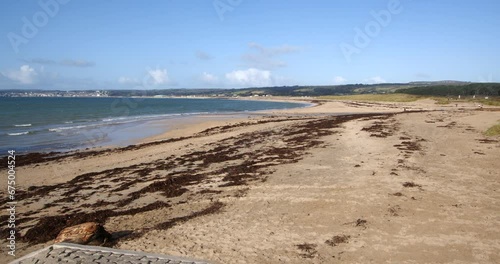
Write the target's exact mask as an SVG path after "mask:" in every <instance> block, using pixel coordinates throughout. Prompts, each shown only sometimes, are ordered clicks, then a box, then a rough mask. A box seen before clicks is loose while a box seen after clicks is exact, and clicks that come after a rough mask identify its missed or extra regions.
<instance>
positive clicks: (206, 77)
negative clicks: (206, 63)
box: [201, 72, 219, 84]
mask: <svg viewBox="0 0 500 264" xmlns="http://www.w3.org/2000/svg"><path fill="white" fill-rule="evenodd" d="M201 80H202V81H203V82H204V83H206V84H213V83H216V82H217V81H218V80H219V78H218V77H217V76H215V75H213V74H210V73H207V72H204V73H202V74H201Z"/></svg>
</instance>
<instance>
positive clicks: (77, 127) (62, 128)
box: [49, 126, 89, 132]
mask: <svg viewBox="0 0 500 264" xmlns="http://www.w3.org/2000/svg"><path fill="white" fill-rule="evenodd" d="M86 127H89V126H70V127H56V128H49V131H50V132H61V131H64V130H71V129H80V128H86Z"/></svg>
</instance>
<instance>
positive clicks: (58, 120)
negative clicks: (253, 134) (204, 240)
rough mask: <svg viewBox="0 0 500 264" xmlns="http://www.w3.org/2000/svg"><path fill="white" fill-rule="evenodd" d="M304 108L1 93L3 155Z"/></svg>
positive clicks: (241, 102) (94, 143) (67, 147)
mask: <svg viewBox="0 0 500 264" xmlns="http://www.w3.org/2000/svg"><path fill="white" fill-rule="evenodd" d="M301 106H304V104H299V103H288V102H272V101H245V100H226V99H189V98H186V99H184V98H111V97H106V98H66V97H45V98H44V97H13V98H9V97H1V98H0V111H1V113H2V114H1V115H0V156H3V153H4V152H5V153H6V152H7V151H8V150H11V149H14V150H16V151H17V152H18V153H23V152H46V151H65V150H72V149H78V148H85V147H89V146H104V145H110V144H111V143H113V142H114V143H116V138H118V137H120V138H122V139H123V136H124V135H125V137H137V138H143V137H147V136H151V135H154V134H157V133H161V132H162V131H157V130H155V129H154V128H152V127H151V126H149V127H148V126H145V127H142V128H141V127H140V126H141V125H143V124H145V123H146V122H150V121H154V120H169V119H174V118H183V117H186V116H196V115H201V114H217V113H243V112H251V111H259V110H269V109H286V108H294V107H301ZM138 127H139V128H141V129H133V130H132V128H138ZM127 131H128V132H127ZM130 131H133V132H130Z"/></svg>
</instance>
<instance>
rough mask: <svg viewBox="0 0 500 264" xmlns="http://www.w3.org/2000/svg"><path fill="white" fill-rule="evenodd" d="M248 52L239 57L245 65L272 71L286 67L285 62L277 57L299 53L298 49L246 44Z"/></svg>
mask: <svg viewBox="0 0 500 264" xmlns="http://www.w3.org/2000/svg"><path fill="white" fill-rule="evenodd" d="M248 47H249V48H250V49H251V51H250V52H248V53H245V54H243V55H242V56H241V59H242V60H243V62H244V63H245V65H247V66H249V67H252V68H259V69H274V68H278V67H285V66H287V64H286V62H284V61H281V60H279V59H278V58H277V57H278V56H280V55H284V54H289V53H294V52H298V51H300V48H299V47H295V46H290V45H282V46H278V47H264V46H262V45H260V44H258V43H255V42H251V43H248Z"/></svg>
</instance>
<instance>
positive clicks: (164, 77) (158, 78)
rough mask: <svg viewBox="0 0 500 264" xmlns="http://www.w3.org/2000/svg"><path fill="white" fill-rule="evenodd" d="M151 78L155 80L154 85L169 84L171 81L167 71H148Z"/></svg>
mask: <svg viewBox="0 0 500 264" xmlns="http://www.w3.org/2000/svg"><path fill="white" fill-rule="evenodd" d="M148 74H149V76H150V77H151V78H152V79H153V80H152V81H153V84H154V85H157V84H167V83H168V82H169V81H170V79H169V78H168V73H167V69H158V68H157V69H156V70H149V71H148Z"/></svg>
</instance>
